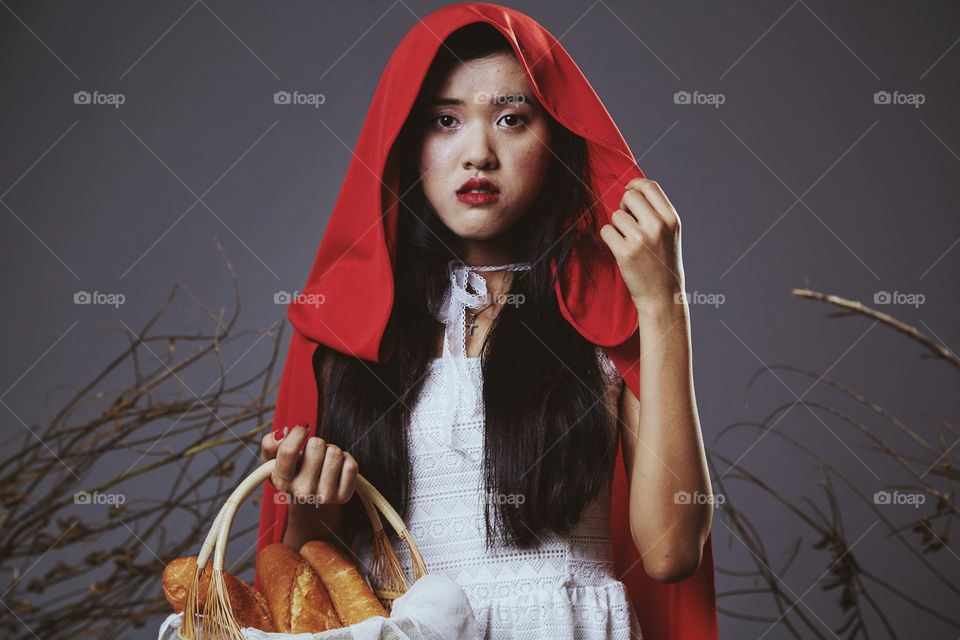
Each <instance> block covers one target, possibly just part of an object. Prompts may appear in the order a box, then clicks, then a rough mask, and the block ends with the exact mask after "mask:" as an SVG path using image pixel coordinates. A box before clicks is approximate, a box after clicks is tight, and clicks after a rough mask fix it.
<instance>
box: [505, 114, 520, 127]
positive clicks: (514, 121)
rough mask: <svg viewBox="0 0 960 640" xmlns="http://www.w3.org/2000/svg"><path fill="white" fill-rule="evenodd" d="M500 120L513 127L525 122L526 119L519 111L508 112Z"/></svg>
mask: <svg viewBox="0 0 960 640" xmlns="http://www.w3.org/2000/svg"><path fill="white" fill-rule="evenodd" d="M500 122H503V123H504V124H505V125H506V126H507V127H508V128H513V127H516V126H517V125H520V124H523V122H524V120H523V116H521V115H520V114H518V113H508V114H507V115H505V116H503V117H502V118H500Z"/></svg>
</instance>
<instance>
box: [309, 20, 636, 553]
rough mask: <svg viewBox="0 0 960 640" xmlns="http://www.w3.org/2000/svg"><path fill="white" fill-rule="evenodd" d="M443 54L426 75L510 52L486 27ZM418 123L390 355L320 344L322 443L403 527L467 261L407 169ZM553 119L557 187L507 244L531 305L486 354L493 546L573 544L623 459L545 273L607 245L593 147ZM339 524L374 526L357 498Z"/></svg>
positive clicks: (596, 384)
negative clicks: (596, 219) (426, 400)
mask: <svg viewBox="0 0 960 640" xmlns="http://www.w3.org/2000/svg"><path fill="white" fill-rule="evenodd" d="M444 45H445V46H443V47H441V48H440V51H439V53H438V55H437V57H436V59H435V60H434V63H433V65H432V66H431V71H430V76H429V77H437V76H438V75H439V74H441V73H442V72H443V71H444V70H445V69H448V68H449V67H450V65H453V64H456V63H458V62H460V61H464V60H469V59H472V58H481V57H485V56H487V55H490V54H493V53H496V52H501V51H506V52H510V53H511V54H512V53H513V51H512V49H511V48H510V45H509V44H508V43H507V41H506V40H505V39H504V38H503V37H502V36H501V35H500V33H499V32H498V31H496V30H495V29H494V28H493V27H491V26H490V25H487V24H484V23H477V24H473V25H469V26H467V27H463V28H461V29H459V30H457V31H456V32H454V33H453V34H452V35H451V36H450V37H449V38H448V39H447V40H446V41H445V43H444ZM416 114H417V109H416V108H415V109H414V112H413V115H412V116H411V117H410V118H408V122H407V126H405V127H404V130H403V131H402V132H401V134H400V136H399V137H398V140H397V142H396V144H395V145H394V147H393V149H392V151H391V153H392V154H394V158H393V159H394V160H396V159H403V160H404V161H403V162H399V163H398V165H399V166H400V192H399V193H400V194H401V206H400V211H399V218H398V227H397V231H398V234H397V236H398V239H397V246H396V261H395V269H394V285H395V289H394V291H395V296H394V306H393V309H392V311H391V316H390V319H389V322H388V325H387V328H386V332H385V335H384V344H389V346H390V349H389V356H388V357H382V358H380V359H381V362H380V363H372V362H369V361H364V360H360V359H358V358H355V357H352V356H349V355H345V354H342V353H339V352H336V351H331V350H329V349H327V348H326V347H323V346H322V345H321V347H319V348H318V349H317V352H316V355H315V357H314V370H315V372H316V375H317V379H318V381H321V382H320V383H321V384H322V379H323V371H322V362H323V359H324V356H325V354H330V356H331V361H330V368H329V372H328V373H329V375H328V379H327V380H326V383H325V384H322V386H321V388H320V395H319V397H320V406H319V407H318V415H319V416H321V423H320V426H319V429H318V434H320V435H321V436H322V437H324V438H325V439H326V440H327V441H328V442H330V443H333V444H336V445H338V446H340V447H342V448H343V449H344V450H345V451H349V452H350V453H351V455H353V456H354V458H356V460H357V462H358V465H359V469H360V473H361V474H363V475H364V476H365V477H366V478H367V479H368V480H370V481H371V482H372V483H373V484H374V486H376V487H377V488H378V489H379V490H380V491H381V492H382V493H383V494H384V496H385V497H386V498H387V499H388V500H389V501H390V503H391V504H392V505H393V506H394V507H395V508H396V509H397V510H398V511H399V512H400V513H401V514H402V515H403V516H404V517H406V514H407V497H408V493H409V484H410V477H411V464H410V459H409V450H408V437H407V429H408V423H409V420H410V416H411V411H412V408H413V406H414V404H415V403H416V400H417V397H418V395H419V393H420V391H421V389H422V387H423V382H424V379H425V374H426V372H427V367H428V366H429V360H430V358H431V357H433V353H434V350H435V349H436V348H437V345H438V344H439V342H438V337H439V336H440V335H442V331H443V325H442V324H441V323H440V322H438V321H437V320H436V319H435V315H434V314H435V311H436V310H437V307H438V305H439V304H440V302H441V301H442V298H443V294H444V292H445V291H446V289H447V286H448V284H449V279H448V274H447V264H448V262H449V261H450V260H451V259H459V257H460V256H462V253H461V249H462V241H461V239H460V238H459V237H458V236H456V234H454V233H453V232H451V231H450V230H449V229H448V228H447V227H446V226H445V225H444V224H443V223H442V221H441V220H440V218H439V217H438V216H437V214H436V212H435V211H434V210H433V209H432V208H431V206H430V205H429V203H428V202H427V200H426V197H425V196H424V193H423V189H422V188H421V187H420V183H419V177H420V176H419V175H418V173H419V170H418V167H417V163H416V162H412V161H410V159H411V158H415V157H416V156H415V155H413V154H414V153H415V152H416V149H417V144H418V141H419V139H420V136H422V122H420V120H419V119H418V117H417V115H416ZM544 115H545V116H546V117H547V119H548V121H549V123H550V127H551V152H552V154H553V156H554V158H553V162H552V166H551V168H550V169H549V172H548V175H547V178H546V184H548V185H549V186H550V188H549V189H544V190H543V191H542V193H541V194H540V196H539V198H538V199H537V200H536V201H535V203H534V204H533V206H532V207H531V209H530V210H529V211H528V212H527V213H526V214H525V215H524V217H523V218H522V219H521V220H520V221H519V222H518V223H517V224H516V225H515V226H514V227H513V228H511V230H510V231H509V232H508V237H507V238H505V241H507V242H509V243H510V246H511V247H513V249H514V252H513V254H512V255H515V256H517V259H518V260H522V261H528V262H530V263H532V268H531V269H530V270H529V271H527V272H519V273H520V274H521V275H517V276H516V277H514V278H513V281H512V285H511V291H510V292H511V293H514V294H522V297H520V295H517V296H516V297H515V298H514V300H516V301H521V300H522V303H519V304H506V305H504V306H503V307H502V309H501V311H500V312H499V314H498V315H497V317H496V319H495V321H494V323H493V325H492V326H491V328H490V330H489V332H488V333H487V336H486V340H485V343H484V345H483V349H482V355H481V368H482V373H483V376H482V377H483V402H484V411H485V435H484V455H483V468H484V472H483V478H484V483H485V486H484V491H485V495H487V496H488V497H489V498H491V499H487V500H485V501H484V504H485V509H484V517H485V527H486V534H487V545H488V547H492V546H494V545H495V544H497V543H498V542H503V543H508V544H512V545H516V546H518V547H523V548H528V547H530V546H536V542H537V540H538V539H539V538H540V537H541V536H542V535H543V534H544V533H546V532H555V533H558V534H561V535H562V534H565V533H568V532H569V531H570V529H571V527H572V526H573V525H575V524H576V523H577V521H578V520H579V519H580V516H581V513H582V511H583V509H584V507H585V506H586V505H587V504H588V503H589V502H590V501H591V500H592V499H593V498H594V497H596V496H597V495H598V493H599V492H600V491H601V490H602V489H604V488H605V487H606V486H607V485H608V484H609V482H610V480H611V477H612V472H613V464H614V459H615V457H616V448H617V439H616V437H617V429H616V424H615V422H614V421H613V420H611V416H610V415H609V413H608V412H607V408H606V405H605V403H604V402H598V398H603V397H604V395H603V394H604V387H603V380H602V375H601V372H600V369H599V366H598V362H597V359H596V355H595V351H594V345H593V344H591V343H590V342H589V341H587V340H586V339H584V338H583V337H582V336H581V335H580V334H579V333H577V331H576V330H575V329H574V328H573V327H572V326H571V325H570V324H569V322H567V320H566V319H565V318H564V317H563V316H562V315H561V313H560V308H559V306H558V302H557V297H556V293H555V290H554V287H555V285H556V281H555V279H554V276H553V275H552V273H551V267H550V265H551V261H555V262H556V264H557V265H558V266H559V265H562V264H564V262H565V261H566V260H571V259H580V256H578V254H580V253H584V252H590V251H597V250H600V248H601V247H602V245H601V240H600V239H599V238H598V237H597V234H596V232H595V230H594V229H595V225H594V224H593V221H592V216H594V215H595V210H594V207H595V203H596V202H597V198H596V197H595V194H593V193H591V190H590V188H589V187H588V185H589V184H590V180H589V163H588V161H587V148H586V144H585V142H584V140H583V138H581V137H580V136H578V135H576V134H574V133H572V132H571V131H569V130H567V129H566V128H565V127H563V126H561V125H560V124H558V123H557V122H556V121H555V120H554V119H553V118H552V117H551V116H550V115H549V114H548V113H546V111H545V110H544ZM584 220H586V224H584ZM578 222H579V224H578ZM584 227H585V228H586V229H587V230H588V231H587V233H585V234H584V233H581V231H582V230H583V228H584ZM558 273H559V269H558ZM510 496H515V497H516V498H515V499H510V498H509V497H510ZM504 497H506V499H505V498H504ZM343 515H344V518H343V526H344V533H345V535H346V536H347V537H348V539H352V538H353V535H354V534H356V533H358V532H362V531H364V530H366V529H369V525H367V526H366V527H365V526H363V524H362V522H361V520H362V518H363V517H364V516H363V513H362V510H361V508H360V505H359V504H358V500H357V499H356V498H354V499H352V500H351V501H350V502H349V503H348V504H347V505H345V508H344V510H343Z"/></svg>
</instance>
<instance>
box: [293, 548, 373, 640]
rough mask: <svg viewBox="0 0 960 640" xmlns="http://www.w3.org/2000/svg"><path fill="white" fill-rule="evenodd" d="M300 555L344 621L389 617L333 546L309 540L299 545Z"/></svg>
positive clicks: (351, 622)
mask: <svg viewBox="0 0 960 640" xmlns="http://www.w3.org/2000/svg"><path fill="white" fill-rule="evenodd" d="M300 555H301V556H303V557H304V558H305V559H306V561H307V562H309V563H310V566H311V567H313V570H314V571H316V572H317V575H318V576H320V580H321V581H322V582H323V584H324V586H325V587H326V588H327V591H328V592H329V593H330V599H331V600H333V606H334V608H335V609H336V610H337V615H338V616H340V620H341V621H342V622H343V624H345V625H351V624H357V623H358V622H363V621H364V620H366V619H367V618H372V617H373V616H383V617H385V618H386V617H388V614H387V611H386V609H384V608H383V605H382V604H380V600H379V599H377V596H375V595H374V594H373V591H371V590H370V585H369V584H367V581H366V580H365V579H364V577H363V576H362V575H361V574H360V571H359V570H358V569H357V566H356V565H355V564H354V563H353V562H352V561H351V560H350V559H349V558H348V557H347V556H346V555H344V554H343V553H342V552H341V551H340V550H339V549H337V548H336V547H335V546H334V545H332V544H330V543H328V542H325V541H323V540H311V541H309V542H307V543H305V544H304V545H303V546H302V547H300Z"/></svg>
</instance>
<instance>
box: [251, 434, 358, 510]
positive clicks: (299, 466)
mask: <svg viewBox="0 0 960 640" xmlns="http://www.w3.org/2000/svg"><path fill="white" fill-rule="evenodd" d="M284 430H285V431H286V427H285V428H284ZM301 452H302V453H301ZM273 458H276V460H277V464H276V466H275V467H274V470H273V473H272V474H271V476H270V480H271V482H272V483H273V485H274V487H276V489H277V491H282V492H285V493H289V494H291V497H292V499H293V502H294V503H301V504H314V505H316V504H343V503H345V502H347V501H349V500H350V498H351V497H352V496H353V493H354V491H355V489H356V480H357V475H358V464H357V461H356V459H354V457H353V456H351V455H350V454H349V453H347V452H345V451H343V450H342V449H341V448H340V447H338V446H336V445H334V444H329V443H327V442H326V441H324V439H323V438H319V437H317V436H312V437H311V436H310V432H309V428H308V427H307V426H306V425H297V426H295V427H294V428H293V429H291V430H289V432H288V434H287V435H286V436H285V437H284V438H283V439H282V440H281V441H280V442H277V441H276V439H275V438H274V436H273V434H272V433H269V434H267V435H266V436H264V438H263V439H262V440H261V442H260V459H261V460H262V461H264V462H266V461H267V460H271V459H273Z"/></svg>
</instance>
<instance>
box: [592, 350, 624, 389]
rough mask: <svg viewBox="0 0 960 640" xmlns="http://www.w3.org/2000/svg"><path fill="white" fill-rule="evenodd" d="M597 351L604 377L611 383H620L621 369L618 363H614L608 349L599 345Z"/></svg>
mask: <svg viewBox="0 0 960 640" xmlns="http://www.w3.org/2000/svg"><path fill="white" fill-rule="evenodd" d="M595 351H596V355H597V362H598V363H599V365H600V371H601V372H602V373H603V376H604V378H605V379H606V380H607V382H609V383H611V384H615V383H619V382H620V371H619V370H617V365H615V364H614V363H613V359H612V358H610V355H609V354H608V353H607V350H606V349H604V348H603V347H601V346H597V347H596V348H595Z"/></svg>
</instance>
